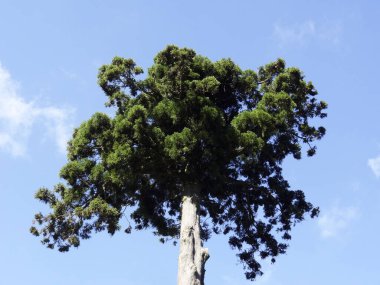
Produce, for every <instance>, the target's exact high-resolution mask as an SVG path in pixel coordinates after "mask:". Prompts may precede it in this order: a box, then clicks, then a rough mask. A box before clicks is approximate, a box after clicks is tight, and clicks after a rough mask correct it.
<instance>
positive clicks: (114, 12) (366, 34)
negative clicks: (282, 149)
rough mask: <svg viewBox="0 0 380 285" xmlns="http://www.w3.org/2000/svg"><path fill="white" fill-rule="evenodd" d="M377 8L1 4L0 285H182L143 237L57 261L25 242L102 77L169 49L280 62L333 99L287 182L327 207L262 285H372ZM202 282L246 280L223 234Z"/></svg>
mask: <svg viewBox="0 0 380 285" xmlns="http://www.w3.org/2000/svg"><path fill="white" fill-rule="evenodd" d="M379 27H380V3H378V2H377V1H370V0H367V1H348V0H346V1H343V0H342V1H334V0H331V1H321V0H319V1H317V0H310V1H298V0H286V1H284V0H281V1H280V0H278V1H254V0H251V1H248V0H247V1H240V0H237V1H234V2H233V3H232V2H231V1H213V0H211V1H198V0H193V1H182V0H178V1H164V0H161V1H147V0H140V1H116V0H109V1H105V0H91V1H90V0H83V1H73V0H65V1H63V0H57V1H41V0H36V1H17V0H12V1H11V0H0V170H1V171H0V194H1V199H0V217H2V223H1V224H2V226H1V234H0V284H38V285H52V284H54V285H61V284H62V285H63V284H65V285H66V284H72V285H79V284H81V285H86V284H92V285H98V284H99V285H100V284H106V283H107V284H125V285H142V284H145V285H146V284H175V283H176V274H177V254H178V247H173V246H172V245H170V244H167V245H161V244H160V243H159V242H158V240H157V239H156V238H155V237H154V236H153V235H152V234H151V233H150V232H149V231H147V232H134V233H133V234H132V235H125V234H124V233H117V234H116V235H115V236H113V237H109V236H108V235H107V234H98V235H96V236H94V237H93V238H92V239H91V240H88V241H85V242H83V243H82V245H81V247H80V248H79V249H78V250H73V251H71V252H69V253H65V254H62V253H58V252H56V251H51V250H48V249H46V248H44V247H43V246H42V245H41V244H40V242H39V240H38V239H37V238H35V237H33V236H32V235H31V234H29V233H28V229H29V227H30V224H31V220H32V219H33V214H34V213H35V212H37V211H40V210H44V208H43V205H41V204H39V203H38V202H37V201H34V198H33V196H34V192H35V191H36V190H37V188H39V187H41V186H47V187H51V186H52V185H54V184H55V183H56V182H58V171H59V169H60V168H61V166H63V165H64V163H65V161H66V158H65V143H66V141H67V139H68V138H69V137H70V134H71V132H72V129H73V127H74V126H77V125H78V124H80V123H81V122H82V121H83V120H86V119H88V118H89V116H91V114H92V113H94V112H96V111H106V112H109V110H106V109H105V107H104V102H105V97H104V95H103V94H102V92H101V90H100V88H98V86H97V85H96V75H97V70H98V68H99V67H100V65H102V64H105V63H109V62H110V60H111V59H112V57H114V56H115V55H119V56H123V57H131V58H134V59H135V60H136V62H137V63H138V64H139V65H141V66H142V67H144V68H147V67H149V66H150V65H151V64H152V59H153V57H154V55H155V54H156V53H157V52H158V51H160V50H161V49H163V48H164V47H165V46H166V45H167V44H176V45H179V46H181V47H184V46H186V47H191V48H193V49H195V50H196V51H197V52H198V53H200V54H202V55H205V56H208V57H210V58H211V59H213V60H217V59H220V58H223V57H230V58H232V59H233V60H234V61H235V62H236V63H238V64H239V65H240V66H241V67H242V68H251V69H256V68H257V67H259V66H260V65H263V64H265V63H268V62H270V61H272V60H275V59H276V58H278V57H282V58H284V59H285V60H286V62H287V64H288V65H289V66H298V67H300V68H301V69H302V70H303V71H304V73H305V75H306V78H307V79H308V80H311V81H313V83H314V85H315V86H316V88H317V89H318V91H319V97H320V99H323V100H325V101H327V102H328V103H329V109H328V113H329V116H328V118H327V119H326V120H324V125H325V127H326V128H327V135H326V137H325V138H324V139H323V140H322V141H320V142H319V143H318V152H317V155H316V156H314V157H313V158H305V159H302V160H301V161H294V160H291V159H289V160H286V161H285V167H284V168H285V171H286V173H285V175H286V177H287V178H288V180H289V181H290V183H291V185H292V187H293V188H297V189H298V188H299V189H303V190H304V191H305V193H306V195H307V197H308V198H309V200H310V201H312V202H313V203H314V204H316V205H318V206H320V208H321V214H320V216H319V218H317V219H313V220H311V219H308V220H306V221H304V222H303V223H301V224H299V225H297V227H296V228H295V229H294V231H293V239H292V240H291V242H290V248H289V250H288V253H287V254H286V255H284V256H281V257H280V258H279V259H278V261H277V263H276V264H275V265H271V264H266V263H265V264H264V273H265V274H264V276H263V277H261V278H259V279H258V280H257V281H256V282H255V283H254V284H260V285H286V284H292V285H300V284H309V285H317V284H318V285H320V284H327V285H328V284H345V285H358V284H363V285H378V284H380V275H379V274H378V256H379V255H380V249H379V247H377V243H378V237H379V235H380V228H379V227H378V224H379V220H378V217H379V216H380V124H379V119H378V118H379V111H380V97H379V92H380V91H379V88H378V87H376V86H377V84H378V82H379V79H378V78H379V75H380V74H379V66H380V56H379V53H378V51H379V50H380V38H379V31H378V29H379ZM206 246H207V247H208V248H209V251H210V253H211V258H210V260H209V261H208V263H207V265H206V269H207V273H206V284H207V285H216V284H218V285H219V284H220V285H244V284H251V283H250V282H248V281H246V280H245V278H244V275H243V269H242V266H241V265H240V264H239V263H238V261H237V258H236V257H235V252H233V251H232V250H231V249H230V248H229V246H228V244H227V242H226V240H225V239H224V238H223V237H219V236H214V237H213V238H212V239H211V240H210V241H209V242H208V243H207V245H206Z"/></svg>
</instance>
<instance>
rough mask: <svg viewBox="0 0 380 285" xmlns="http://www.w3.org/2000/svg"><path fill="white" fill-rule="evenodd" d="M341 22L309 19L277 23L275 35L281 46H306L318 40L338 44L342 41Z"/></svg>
mask: <svg viewBox="0 0 380 285" xmlns="http://www.w3.org/2000/svg"><path fill="white" fill-rule="evenodd" d="M342 30H343V26H342V24H341V23H337V22H334V23H329V22H324V23H321V24H319V23H316V22H315V21H312V20H309V21H305V22H302V23H293V24H285V23H276V24H274V27H273V37H274V39H275V40H276V42H277V43H278V44H279V46H281V47H284V46H304V45H306V44H309V43H312V42H315V41H318V42H321V43H324V44H328V45H338V44H339V43H340V41H341V34H342Z"/></svg>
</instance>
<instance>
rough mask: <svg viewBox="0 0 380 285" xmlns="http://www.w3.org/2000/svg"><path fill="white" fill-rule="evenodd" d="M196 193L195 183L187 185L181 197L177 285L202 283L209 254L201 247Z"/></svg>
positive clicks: (197, 191) (197, 284)
mask: <svg viewBox="0 0 380 285" xmlns="http://www.w3.org/2000/svg"><path fill="white" fill-rule="evenodd" d="M198 193H199V188H198V187H197V186H196V185H188V186H186V187H185V195H184V196H183V198H182V211H181V232H180V250H179V251H180V252H179V259H178V285H204V275H205V271H206V270H205V263H206V261H207V259H208V258H209V254H208V250H207V248H203V247H202V240H201V229H200V218H199V202H198V198H197V196H198V195H197V194H198Z"/></svg>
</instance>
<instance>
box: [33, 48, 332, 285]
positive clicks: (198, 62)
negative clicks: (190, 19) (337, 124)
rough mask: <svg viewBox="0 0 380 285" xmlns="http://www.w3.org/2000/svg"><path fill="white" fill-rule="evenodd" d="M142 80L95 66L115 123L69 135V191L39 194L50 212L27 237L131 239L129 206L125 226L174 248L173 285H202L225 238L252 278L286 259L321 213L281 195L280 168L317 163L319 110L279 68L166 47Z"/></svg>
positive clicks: (305, 88) (51, 243)
mask: <svg viewBox="0 0 380 285" xmlns="http://www.w3.org/2000/svg"><path fill="white" fill-rule="evenodd" d="M142 73H143V70H142V69H141V68H140V67H138V66H137V65H136V64H135V62H134V61H133V60H132V59H124V58H121V57H115V58H114V59H113V60H112V63H111V64H109V65H104V66H102V67H101V68H100V70H99V76H98V79H99V81H98V83H99V85H100V87H101V88H102V89H103V91H104V93H105V94H106V96H107V97H108V102H107V103H106V105H107V106H109V107H114V109H115V115H114V116H113V117H109V116H107V115H106V114H103V113H95V114H94V115H93V116H92V117H91V118H90V119H89V120H88V121H86V122H84V123H82V124H81V126H80V127H79V128H77V129H75V131H74V134H73V137H72V139H71V141H70V142H69V144H68V163H67V164H66V165H65V166H64V167H63V168H62V170H61V172H60V177H61V178H63V179H64V180H65V181H66V183H65V184H62V183H60V184H58V185H56V186H55V188H54V189H53V190H49V189H46V188H41V189H39V191H38V192H37V193H36V198H37V199H39V200H41V201H42V202H44V203H46V204H47V205H48V206H49V207H50V208H51V213H48V214H46V215H43V214H41V213H38V214H36V215H35V224H36V225H37V227H35V226H33V227H32V228H31V232H32V233H33V234H35V235H37V236H38V235H41V236H42V243H43V244H45V245H46V246H47V247H49V248H54V247H55V246H56V247H58V250H59V251H68V250H69V248H70V247H72V246H73V247H78V246H79V244H80V240H81V239H88V238H90V236H91V234H92V233H94V232H99V231H103V230H107V231H108V232H109V233H110V234H111V235H112V234H114V233H115V232H116V231H118V230H121V229H123V230H124V231H125V232H126V233H130V232H131V230H132V225H131V224H129V222H123V221H124V219H123V217H124V216H125V210H126V209H128V208H129V210H127V213H130V215H129V216H130V218H131V220H132V221H133V228H134V229H136V230H142V229H147V228H150V229H153V231H154V234H155V235H157V236H159V237H160V240H161V241H162V242H165V241H167V240H168V239H171V238H179V239H180V255H179V269H178V284H181V285H189V284H204V281H203V280H204V273H205V269H204V265H205V262H206V260H207V258H208V252H207V249H205V248H203V245H202V243H203V242H204V241H206V240H207V239H208V238H209V237H210V235H211V234H212V233H216V234H219V233H223V234H224V235H227V236H228V237H229V244H230V246H231V247H232V248H234V249H236V250H237V251H238V254H237V256H238V257H239V258H240V260H241V261H242V263H243V264H244V268H245V272H246V273H245V274H246V277H247V279H251V280H253V279H254V278H255V277H256V276H257V275H261V274H262V272H261V270H260V268H261V266H260V263H259V260H260V259H265V258H270V259H271V261H272V262H275V258H276V257H277V256H278V255H279V254H281V253H284V252H285V251H286V249H287V246H288V244H287V242H288V241H289V240H290V238H291V235H290V231H291V228H292V226H293V225H295V224H296V223H297V222H299V221H302V220H303V219H304V217H305V216H306V215H307V214H310V215H311V217H314V216H316V215H317V214H318V208H314V207H313V205H312V204H311V203H309V202H307V201H306V200H305V195H304V193H303V191H301V190H291V189H290V186H289V184H288V182H287V181H286V180H285V179H284V177H283V175H282V162H283V160H284V159H285V157H287V156H288V155H292V156H293V157H294V158H295V159H300V158H301V154H302V149H301V148H302V146H303V145H306V147H307V148H308V150H307V154H308V155H309V156H312V155H314V154H315V146H314V145H313V144H312V143H313V142H314V141H316V140H319V139H320V138H322V137H323V135H324V134H325V129H324V128H323V127H318V128H317V127H315V126H313V125H312V124H311V122H310V121H311V120H312V119H313V118H317V119H318V118H323V117H325V116H326V114H325V113H324V110H325V109H326V107H327V105H326V103H324V102H322V101H318V100H317V99H316V95H317V91H316V90H315V88H314V86H313V84H312V83H311V82H306V81H305V80H304V76H303V74H302V72H301V71H300V70H299V69H297V68H292V67H291V68H286V67H285V62H284V61H283V60H281V59H278V60H277V61H275V62H273V63H270V64H267V65H265V66H263V67H260V68H259V70H258V72H257V73H256V72H254V71H252V70H242V69H241V68H239V66H237V65H236V64H235V63H234V62H233V61H232V60H230V59H222V60H219V61H216V62H212V61H210V60H209V59H208V58H206V57H203V56H200V55H197V54H196V53H195V52H194V51H193V50H191V49H187V48H178V47H176V46H168V47H167V48H165V49H164V50H163V51H161V52H160V53H158V55H157V56H156V57H155V59H154V64H153V66H152V67H151V68H150V69H149V71H148V74H147V76H146V77H145V78H144V79H139V76H140V75H141V74H142ZM314 121H315V119H314Z"/></svg>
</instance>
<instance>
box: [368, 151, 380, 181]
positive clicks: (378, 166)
mask: <svg viewBox="0 0 380 285" xmlns="http://www.w3.org/2000/svg"><path fill="white" fill-rule="evenodd" d="M368 166H369V167H370V168H371V169H372V171H373V173H374V174H375V175H376V177H380V155H379V156H378V157H375V158H370V159H368Z"/></svg>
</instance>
